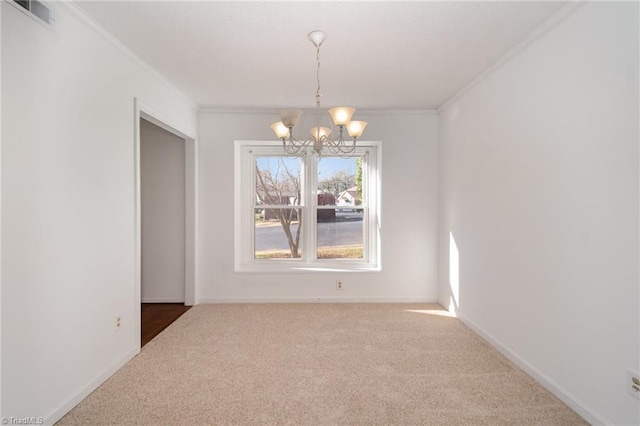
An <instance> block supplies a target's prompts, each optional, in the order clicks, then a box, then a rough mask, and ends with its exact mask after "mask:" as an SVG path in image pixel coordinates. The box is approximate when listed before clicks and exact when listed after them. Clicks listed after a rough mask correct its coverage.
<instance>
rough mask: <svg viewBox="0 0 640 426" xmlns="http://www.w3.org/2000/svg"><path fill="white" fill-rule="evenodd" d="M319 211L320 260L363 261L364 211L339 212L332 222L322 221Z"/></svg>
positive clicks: (318, 255) (318, 250)
mask: <svg viewBox="0 0 640 426" xmlns="http://www.w3.org/2000/svg"><path fill="white" fill-rule="evenodd" d="M323 211H324V212H327V211H331V212H335V210H321V209H318V233H317V244H318V247H317V253H316V255H317V257H318V259H362V258H363V257H364V255H363V252H364V250H363V241H364V237H363V236H364V227H363V223H364V221H363V217H364V213H363V211H362V209H349V210H348V211H345V209H343V211H338V212H336V213H335V217H334V218H333V219H332V220H320V213H321V212H323Z"/></svg>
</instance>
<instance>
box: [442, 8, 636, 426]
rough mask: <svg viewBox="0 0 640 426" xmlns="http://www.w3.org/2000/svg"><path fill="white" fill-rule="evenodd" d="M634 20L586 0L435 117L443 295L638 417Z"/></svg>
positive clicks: (488, 332)
mask: <svg viewBox="0 0 640 426" xmlns="http://www.w3.org/2000/svg"><path fill="white" fill-rule="evenodd" d="M638 29H639V28H638V4H637V3H635V2H634V3H600V2H595V3H588V4H586V5H585V6H583V7H581V8H579V9H578V10H577V11H576V12H575V13H574V14H573V15H571V16H570V17H569V18H568V19H567V20H566V21H564V22H563V23H561V24H560V25H559V26H557V27H556V28H554V29H552V30H551V31H550V32H548V33H547V34H545V35H544V36H542V37H541V38H540V39H539V40H537V41H536V42H534V43H533V44H532V45H530V46H529V47H528V48H526V49H525V50H523V51H522V52H520V53H519V54H518V55H516V56H515V57H514V58H513V59H512V60H510V61H508V62H507V63H506V64H504V65H503V66H501V67H499V68H497V69H496V70H495V72H493V73H492V74H490V75H489V76H488V77H487V78H486V79H484V80H482V81H481V82H480V83H479V84H478V85H476V86H474V87H473V88H472V89H470V90H469V91H467V92H466V93H465V94H463V95H462V96H461V97H459V98H458V99H455V100H453V101H452V102H450V103H448V104H447V105H446V106H445V107H444V108H443V109H442V111H441V115H440V120H439V131H440V133H439V146H440V150H439V153H440V163H439V164H440V170H441V173H440V184H441V185H440V194H441V196H440V210H439V213H440V220H441V221H440V261H439V267H440V268H439V271H440V274H439V282H440V292H439V298H440V301H441V303H442V304H443V305H445V306H448V305H450V303H451V305H453V307H454V308H455V307H456V305H457V313H458V314H459V316H460V317H461V318H463V319H464V320H465V321H466V322H467V323H468V324H470V325H471V326H472V327H473V328H475V329H476V330H478V331H479V332H480V333H481V334H483V335H484V336H485V337H487V338H488V339H490V340H492V341H493V343H495V344H497V345H498V346H499V347H500V348H501V349H502V350H503V351H505V352H506V353H508V354H510V356H511V357H512V358H513V359H516V360H517V361H518V362H519V363H520V364H521V365H523V366H524V367H525V368H527V369H528V370H529V371H530V372H532V373H533V374H534V375H535V376H536V377H537V378H538V379H540V380H542V381H543V382H545V383H546V384H547V386H549V387H550V388H551V389H554V390H555V391H556V392H557V394H558V395H561V396H562V397H563V398H564V399H565V401H567V402H568V403H569V404H570V405H572V407H573V408H575V409H577V410H578V411H579V412H580V413H581V414H582V415H583V416H585V417H586V418H587V419H588V420H589V421H591V422H595V423H598V422H606V423H610V424H618V425H623V424H624V425H629V424H638V423H639V422H640V414H639V413H640V404H639V401H638V400H636V399H633V398H632V397H631V396H630V395H628V394H627V391H626V377H625V376H626V371H627V368H634V369H635V370H638V367H639V360H640V354H639V351H638V348H639V345H640V342H639V335H640V329H639V317H638V313H639V305H638V301H639V294H638V282H639V276H638V255H639V253H638V201H639V200H638V136H639V135H638V71H639V69H638ZM450 233H451V234H452V235H453V238H454V240H455V245H456V246H457V252H458V256H452V259H451V260H452V261H453V262H452V263H453V264H454V265H455V263H456V261H457V262H458V264H459V281H458V283H457V285H458V286H459V294H458V295H457V296H455V295H452V293H453V292H452V291H451V288H450V287H451V285H450V279H451V281H452V282H453V283H454V287H455V282H456V271H455V270H454V271H451V272H452V274H451V277H450V276H449V272H450V264H449V253H450V245H449V241H450ZM454 269H455V268H454Z"/></svg>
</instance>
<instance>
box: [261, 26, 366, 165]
mask: <svg viewBox="0 0 640 426" xmlns="http://www.w3.org/2000/svg"><path fill="white" fill-rule="evenodd" d="M308 37H309V40H311V42H312V43H313V45H314V46H315V47H316V62H317V68H316V81H317V89H316V108H315V126H314V127H313V128H311V130H310V131H309V133H311V138H309V139H306V140H304V139H303V140H299V139H296V138H295V137H294V136H293V128H294V127H295V126H296V125H297V124H298V121H299V120H300V117H301V116H302V110H300V109H291V108H287V109H281V110H280V111H278V113H279V115H280V121H279V122H276V123H273V124H272V125H271V129H272V130H273V132H274V133H275V134H276V137H278V139H280V140H282V145H283V147H284V151H285V153H286V154H291V155H296V154H298V153H300V151H302V150H303V149H306V148H308V147H311V148H313V149H314V150H315V151H316V152H317V153H318V154H321V153H322V152H323V151H324V150H325V148H326V150H327V151H328V152H329V153H331V154H335V155H347V154H350V153H352V152H353V151H354V150H355V149H356V140H357V139H358V138H359V137H361V136H362V133H363V132H364V129H365V127H366V126H367V122H366V121H352V120H351V118H352V117H353V114H354V113H355V112H356V109H355V108H352V107H336V108H331V109H329V110H328V113H329V115H330V116H331V119H332V121H333V125H334V126H336V127H338V135H337V138H336V139H332V138H331V133H332V129H331V128H329V127H326V126H322V120H321V113H320V98H321V97H322V94H321V93H320V46H321V45H322V43H323V42H324V40H325V38H326V34H325V33H324V32H322V31H312V32H310V33H309V35H308ZM345 127H346V130H347V132H346V133H347V134H348V135H349V137H351V138H352V140H351V141H349V140H345V139H344V137H345V131H344V130H345Z"/></svg>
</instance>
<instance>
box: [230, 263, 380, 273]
mask: <svg viewBox="0 0 640 426" xmlns="http://www.w3.org/2000/svg"><path fill="white" fill-rule="evenodd" d="M381 271H382V267H380V266H379V265H374V264H368V263H341V262H331V263H329V262H327V263H324V262H323V263H313V264H311V263H301V262H295V261H294V262H288V261H281V260H278V261H274V262H264V263H248V264H241V265H236V266H235V272H236V273H254V274H255V273H260V274H265V273H267V274H268V273H272V274H308V273H313V274H317V273H345V272H346V273H358V272H381Z"/></svg>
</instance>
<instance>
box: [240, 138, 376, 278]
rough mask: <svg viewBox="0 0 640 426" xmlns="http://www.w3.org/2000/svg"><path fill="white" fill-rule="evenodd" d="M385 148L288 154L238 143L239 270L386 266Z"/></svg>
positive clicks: (273, 145) (272, 145)
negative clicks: (382, 174) (382, 192)
mask: <svg viewBox="0 0 640 426" xmlns="http://www.w3.org/2000/svg"><path fill="white" fill-rule="evenodd" d="M380 150H381V149H380V143H372V142H369V143H365V142H363V143H359V144H358V148H356V150H355V152H353V153H352V154H349V155H348V156H346V157H335V156H329V155H322V156H319V155H317V154H316V153H315V152H314V151H313V150H310V152H306V153H305V154H304V155H302V156H288V155H286V154H284V153H283V149H282V145H281V144H280V143H278V142H236V151H235V166H236V173H235V189H236V191H235V197H236V200H235V213H236V214H235V218H236V221H235V268H236V271H247V272H252V271H253V272H268V271H273V272H284V271H294V272H299V271H358V270H361V271H374V270H380V236H379V234H380V214H379V210H380V209H379V202H380V193H379V192H380V189H379V188H380Z"/></svg>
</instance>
